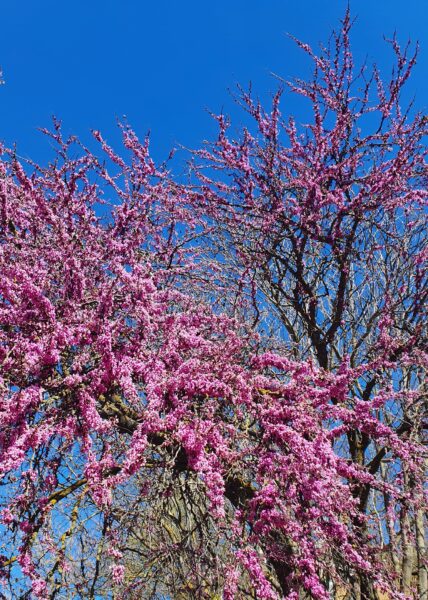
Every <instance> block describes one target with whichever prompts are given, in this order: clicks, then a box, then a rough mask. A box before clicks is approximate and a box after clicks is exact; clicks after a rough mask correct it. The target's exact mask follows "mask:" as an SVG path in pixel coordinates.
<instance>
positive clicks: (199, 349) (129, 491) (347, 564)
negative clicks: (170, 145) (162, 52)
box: [0, 14, 428, 600]
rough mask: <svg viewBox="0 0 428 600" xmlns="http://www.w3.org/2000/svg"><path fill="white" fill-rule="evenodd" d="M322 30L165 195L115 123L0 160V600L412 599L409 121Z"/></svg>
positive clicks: (419, 468) (420, 258)
mask: <svg viewBox="0 0 428 600" xmlns="http://www.w3.org/2000/svg"><path fill="white" fill-rule="evenodd" d="M349 30H350V17H349V14H347V15H346V17H345V19H344V21H343V23H342V28H341V30H340V31H339V32H338V33H337V34H333V36H332V38H331V41H330V45H329V46H328V47H327V48H322V49H321V53H320V54H319V55H317V54H315V53H314V52H313V50H312V49H311V48H310V47H308V46H306V45H304V44H301V43H300V42H298V43H299V45H300V46H301V47H302V49H303V50H304V51H305V52H307V53H308V54H309V56H310V57H311V59H312V61H313V64H314V74H313V77H312V78H311V79H310V80H308V81H300V80H299V81H294V82H292V83H290V84H288V86H289V88H290V90H291V92H292V93H297V94H299V95H301V96H303V98H304V99H306V101H309V103H310V106H311V108H312V113H313V114H312V120H311V121H310V122H309V123H307V124H305V125H299V124H298V123H297V122H296V121H295V120H293V119H292V118H289V119H286V118H285V117H282V116H281V112H280V97H281V94H280V93H278V94H277V95H276V96H275V97H274V100H273V107H272V110H271V111H269V112H266V111H265V110H264V109H263V108H262V106H261V105H260V104H259V103H258V102H257V101H256V100H254V99H253V97H252V96H251V94H248V93H246V92H243V93H242V98H241V100H242V104H243V105H244V107H245V108H246V110H247V112H248V113H249V116H250V117H251V118H252V120H253V122H254V124H255V128H254V129H253V131H251V128H250V127H249V128H248V129H245V130H244V131H243V132H242V135H241V136H238V138H237V139H235V138H232V137H231V136H230V135H229V129H228V128H229V124H228V121H227V120H226V119H225V118H224V117H223V116H219V117H218V122H219V136H218V139H217V140H215V141H214V142H213V143H212V144H209V145H207V146H206V147H204V148H203V149H202V150H199V151H196V152H195V153H194V157H193V160H192V163H191V165H192V169H193V175H192V178H191V180H190V182H189V183H187V184H186V185H184V184H183V183H182V182H180V181H178V180H176V179H174V177H173V176H172V175H171V173H170V171H169V170H168V169H167V167H166V166H165V165H163V166H161V167H158V166H156V165H155V164H154V162H153V161H152V159H151V158H150V155H149V147H148V141H147V140H145V141H143V142H141V141H139V139H138V138H137V136H136V135H135V134H134V132H133V131H132V129H130V128H129V127H128V126H126V125H125V126H122V134H123V144H124V151H123V152H122V153H121V154H119V153H117V152H116V151H114V150H113V149H112V148H111V147H110V146H109V145H108V144H107V142H106V141H105V140H104V138H103V137H102V136H101V134H100V133H98V132H94V136H95V138H96V139H97V140H98V142H99V143H100V147H101V150H100V156H101V158H99V157H97V156H95V155H94V154H93V153H91V152H90V151H89V150H88V149H86V148H85V147H83V146H81V145H79V143H78V141H77V140H76V139H74V138H64V137H63V135H62V132H61V128H60V125H59V124H58V123H55V126H54V130H53V132H46V134H47V135H49V136H50V137H51V139H52V140H53V142H54V143H55V145H56V148H57V152H56V156H55V159H54V160H53V162H52V163H50V164H49V165H47V166H40V165H34V164H32V165H28V164H27V165H26V164H23V163H22V161H21V162H20V161H19V159H18V158H17V157H16V155H15V154H14V153H8V152H5V153H4V155H3V158H2V160H1V163H0V269H1V278H0V365H1V368H0V390H1V396H0V456H1V461H0V477H1V483H2V485H1V488H0V505H1V512H0V522H1V524H0V531H1V540H2V541H1V546H0V585H1V589H2V594H3V597H6V598H40V599H45V598H126V599H128V598H135V599H137V598H166V597H168V598H171V597H172V598H183V599H184V598H211V599H212V598H225V599H226V600H232V599H233V598H236V599H239V598H260V599H269V600H273V599H279V598H288V599H290V600H297V599H299V598H314V599H316V600H327V599H329V598H331V597H332V595H334V594H335V593H337V594H339V593H340V594H342V597H343V595H344V594H348V596H347V597H349V598H359V599H361V600H363V599H376V598H378V597H379V596H378V595H379V594H380V593H381V592H385V593H387V594H389V597H390V598H399V597H402V598H405V597H411V598H424V597H426V594H427V588H428V586H427V564H426V547H425V522H424V518H425V516H424V515H425V509H426V490H425V489H424V478H425V473H426V447H425V442H426V438H425V437H424V436H425V432H426V429H424V418H426V413H425V404H424V394H426V389H425V387H424V380H423V370H424V368H425V367H426V365H427V353H426V337H425V336H426V332H425V330H424V325H425V320H424V318H425V316H424V303H425V301H426V294H427V288H426V271H425V270H424V268H425V261H426V245H425V237H426V227H425V226H426V220H425V213H424V208H425V203H426V198H427V192H426V189H425V185H426V178H427V170H426V163H425V159H426V150H425V148H424V145H423V142H424V136H425V135H426V133H427V119H426V117H424V116H422V115H419V114H415V113H414V111H413V110H412V109H409V110H402V109H401V108H400V93H401V90H402V87H403V85H404V84H405V82H406V81H407V79H408V77H409V75H410V72H411V69H412V67H413V66H414V64H415V56H414V55H412V54H411V53H410V47H406V48H405V49H404V50H402V49H401V48H400V47H399V45H398V43H397V41H396V40H395V39H394V40H392V42H391V45H392V48H393V51H394V52H395V56H396V67H395V70H394V72H393V74H392V76H391V79H390V80H389V81H384V80H382V78H381V76H380V74H379V72H378V70H377V69H376V68H374V69H373V70H372V71H371V72H370V73H369V70H368V69H365V68H363V69H361V70H357V69H356V68H355V67H354V64H353V58H352V53H351V49H350V42H349ZM425 401H426V396H425ZM425 427H426V423H425Z"/></svg>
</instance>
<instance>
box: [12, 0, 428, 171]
mask: <svg viewBox="0 0 428 600" xmlns="http://www.w3.org/2000/svg"><path fill="white" fill-rule="evenodd" d="M345 6H346V2H345V1H344V0H300V1H298V0H217V1H216V2H208V1H204V0H181V1H178V0H177V1H175V0H150V1H149V0H73V1H70V0H68V1H67V0H65V1H64V0H63V1H60V0H55V1H53V0H37V1H36V0H19V1H18V0H9V2H3V3H2V8H1V35H0V65H1V66H2V67H3V72H4V79H5V81H6V84H5V85H4V86H2V87H1V88H0V140H3V141H4V142H5V143H6V144H7V145H9V146H10V145H11V144H12V143H13V142H17V146H18V152H19V154H21V155H24V156H31V157H34V158H35V159H40V160H45V159H46V158H47V157H48V156H49V147H48V144H47V143H46V141H44V140H43V139H42V137H41V135H40V134H38V133H37V131H36V129H37V127H45V126H49V124H50V117H51V115H53V114H54V115H56V116H57V117H58V118H60V119H62V121H63V124H64V128H65V130H66V131H67V132H70V133H75V134H77V135H78V136H79V137H82V138H83V139H84V140H85V141H87V140H88V138H89V135H88V132H89V130H90V129H93V128H96V129H100V130H101V131H102V132H103V133H104V134H105V135H106V136H107V138H108V139H110V140H116V139H117V136H118V134H117V131H116V117H120V116H121V115H127V118H128V121H129V122H130V124H131V125H132V126H133V127H134V128H135V129H136V131H137V132H138V133H139V134H140V135H144V134H145V132H146V131H147V130H148V129H150V130H151V132H152V148H153V152H154V156H155V158H156V159H163V158H165V157H166V155H167V154H168V151H169V149H170V148H171V146H173V145H176V144H177V143H181V144H183V145H185V146H187V147H196V146H198V145H200V143H201V141H202V140H203V139H205V138H208V137H212V135H213V131H214V126H213V123H212V122H211V120H210V118H209V116H208V114H207V112H206V109H210V110H212V111H214V112H220V111H221V110H222V109H223V110H224V111H225V112H227V113H229V114H232V116H233V115H235V120H236V121H237V123H238V124H239V116H237V115H238V114H239V113H238V111H237V109H236V107H234V106H233V102H232V100H231V97H230V95H229V93H228V89H233V88H234V86H235V85H236V84H237V83H238V82H239V83H241V84H243V85H244V86H245V85H246V84H247V83H248V82H249V81H250V80H251V81H252V83H253V88H254V90H255V91H256V92H257V93H258V94H259V95H260V97H261V98H262V99H267V98H269V94H270V93H272V92H273V91H274V90H275V87H276V85H277V84H276V82H275V80H274V79H273V78H272V77H271V75H270V73H271V72H272V71H273V72H275V73H277V74H279V75H281V76H283V77H284V78H291V77H292V76H293V75H304V74H305V73H307V69H308V63H307V61H306V59H305V58H304V56H303V55H302V54H301V53H300V52H299V51H298V50H297V49H296V48H295V47H294V46H293V43H292V42H291V41H290V40H289V39H288V38H287V37H286V33H287V32H289V33H292V34H293V35H295V36H296V37H299V38H300V39H302V40H304V41H308V42H309V43H312V44H315V43H316V42H317V41H318V40H326V39H327V37H328V34H329V32H330V30H331V28H332V27H333V26H335V25H336V24H337V21H338V18H339V17H340V16H342V15H343V13H344V10H345ZM351 7H352V10H353V13H354V15H355V16H357V18H358V20H357V24H356V26H355V29H354V33H353V40H354V48H355V51H356V54H357V55H358V56H359V57H360V58H362V57H364V56H365V55H367V57H368V60H369V62H372V61H374V60H375V59H376V60H377V61H378V62H379V63H380V65H381V66H384V67H386V66H388V65H390V64H391V63H390V62H389V61H390V58H391V54H390V50H389V49H388V47H387V46H386V45H385V44H384V42H383V39H382V36H383V34H385V35H387V36H391V35H392V33H393V31H394V30H397V32H398V36H399V39H400V40H402V41H405V40H407V38H409V37H410V38H412V39H414V40H416V39H418V40H419V41H420V43H421V53H420V60H419V64H418V65H417V68H416V70H415V73H414V76H413V78H412V80H411V81H410V83H409V92H411V93H412V94H413V93H414V94H416V104H417V106H418V107H420V108H422V109H425V110H426V106H427V103H428V102H427V97H428V94H427V92H428V77H427V74H428V35H427V33H428V31H427V28H428V26H427V23H428V2H427V0H405V1H403V0H353V2H352V3H351ZM294 108H295V107H293V105H290V106H289V109H290V111H291V112H293V110H294Z"/></svg>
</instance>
